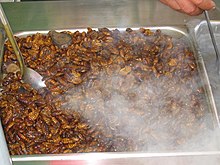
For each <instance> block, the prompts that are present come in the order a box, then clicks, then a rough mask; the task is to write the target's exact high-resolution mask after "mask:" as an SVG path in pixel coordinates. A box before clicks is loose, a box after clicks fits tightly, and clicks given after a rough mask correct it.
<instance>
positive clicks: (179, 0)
mask: <svg viewBox="0 0 220 165" xmlns="http://www.w3.org/2000/svg"><path fill="white" fill-rule="evenodd" d="M160 1H161V2H162V3H164V4H166V5H168V6H170V7H171V8H173V9H175V10H178V11H180V12H183V13H186V14H188V15H198V14H201V13H202V12H203V10H210V9H213V8H214V7H215V3H214V1H212V0H160Z"/></svg>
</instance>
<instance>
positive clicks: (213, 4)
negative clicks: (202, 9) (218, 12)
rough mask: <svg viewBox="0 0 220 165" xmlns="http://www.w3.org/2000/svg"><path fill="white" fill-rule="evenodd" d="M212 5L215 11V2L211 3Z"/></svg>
mask: <svg viewBox="0 0 220 165" xmlns="http://www.w3.org/2000/svg"><path fill="white" fill-rule="evenodd" d="M211 5H212V9H215V6H216V4H215V2H214V1H211Z"/></svg>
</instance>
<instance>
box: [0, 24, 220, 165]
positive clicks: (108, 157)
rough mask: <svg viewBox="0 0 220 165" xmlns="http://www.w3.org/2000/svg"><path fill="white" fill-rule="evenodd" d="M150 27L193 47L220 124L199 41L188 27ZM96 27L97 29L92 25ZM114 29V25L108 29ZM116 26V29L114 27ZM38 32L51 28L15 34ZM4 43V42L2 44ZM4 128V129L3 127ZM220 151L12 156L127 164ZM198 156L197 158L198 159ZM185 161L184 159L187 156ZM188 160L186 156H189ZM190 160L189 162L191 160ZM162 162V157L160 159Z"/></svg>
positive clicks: (49, 161)
mask: <svg viewBox="0 0 220 165" xmlns="http://www.w3.org/2000/svg"><path fill="white" fill-rule="evenodd" d="M146 28H149V29H151V30H152V31H154V30H156V29H160V30H161V31H162V32H163V33H164V34H168V35H170V36H172V37H174V38H184V40H185V41H186V42H187V43H188V44H189V46H190V48H191V50H192V51H193V52H194V55H195V57H196V60H197V66H198V71H199V76H200V77H201V81H203V82H202V84H204V86H203V87H204V90H205V94H206V98H207V103H208V106H209V111H210V114H211V116H212V121H211V122H212V124H213V128H218V127H219V126H220V123H219V116H218V112H217V109H216V105H215V100H214V97H213V94H212V90H211V86H210V82H209V78H208V74H207V71H206V67H205V64H204V61H203V58H202V56H201V53H200V52H199V51H198V45H197V43H196V40H195V38H194V37H192V35H191V34H190V33H189V29H188V27H187V26H155V27H146ZM93 29H95V28H93ZM109 29H111V28H109ZM113 29H114V28H113ZM118 29H119V30H120V31H124V30H125V29H124V28H118ZM132 29H134V30H135V29H138V28H132ZM63 30H65V31H71V32H74V31H76V30H78V31H86V29H60V30H59V31H63ZM35 33H43V34H46V33H48V31H47V30H46V31H25V32H19V33H16V34H15V35H16V36H18V37H25V36H27V35H31V34H35ZM0 46H2V45H0ZM1 129H2V128H1ZM218 154H220V151H218V150H215V149H211V150H207V151H200V150H198V151H193V152H190V151H187V150H184V151H180V152H176V151H175V152H169V153H166V152H163V153H161V152H160V151H158V152H154V153H149V152H125V153H118V152H116V153H81V154H56V155H21V156H19V155H18V156H12V160H13V162H14V164H17V165H21V164H22V165H26V164H29V163H30V162H32V163H36V164H39V165H46V164H51V165H52V164H54V165H55V164H56V163H57V164H62V163H64V164H65V163H73V164H75V163H76V164H79V163H82V164H93V163H94V164H95V163H97V164H99V163H100V164H113V163H115V164H121V163H124V161H123V160H124V159H126V164H134V163H135V164H137V162H136V161H137V160H138V162H139V161H140V162H139V164H142V163H143V161H144V162H145V163H146V162H149V163H152V164H153V163H156V162H157V161H158V159H157V160H152V159H149V158H159V159H166V158H167V157H170V158H174V157H176V158H174V159H178V161H179V159H180V160H182V159H183V158H184V157H186V158H187V157H188V158H189V160H193V159H192V157H194V156H196V157H197V158H199V159H201V157H202V158H204V159H206V156H208V157H209V156H213V157H216V155H218ZM197 158H196V159H195V161H197ZM184 160H185V159H184ZM186 160H187V159H186ZM189 160H187V161H189ZM60 161H62V162H60ZM160 161H161V160H160Z"/></svg>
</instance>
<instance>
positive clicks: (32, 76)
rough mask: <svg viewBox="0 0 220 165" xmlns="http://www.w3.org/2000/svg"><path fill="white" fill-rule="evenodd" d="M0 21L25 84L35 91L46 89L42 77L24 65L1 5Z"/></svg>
mask: <svg viewBox="0 0 220 165" xmlns="http://www.w3.org/2000/svg"><path fill="white" fill-rule="evenodd" d="M0 19H1V21H2V24H3V26H4V29H5V32H6V34H7V36H8V39H9V41H10V43H11V45H12V47H13V49H14V52H15V55H16V57H17V60H18V63H19V67H20V71H21V75H22V79H23V81H24V82H25V83H28V84H30V85H31V86H32V87H33V88H35V89H40V88H42V87H46V85H45V82H44V81H43V80H42V78H43V77H42V76H41V75H40V74H39V73H38V72H36V71H34V70H33V69H31V68H29V67H27V66H26V65H25V63H24V59H23V57H22V54H21V51H20V49H19V47H18V44H17V42H16V40H15V38H14V35H13V32H12V30H11V27H10V25H9V23H8V20H7V17H6V15H5V13H4V10H3V8H2V5H1V4H0Z"/></svg>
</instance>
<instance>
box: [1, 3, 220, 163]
mask: <svg viewBox="0 0 220 165" xmlns="http://www.w3.org/2000/svg"><path fill="white" fill-rule="evenodd" d="M3 8H4V9H5V12H6V15H7V16H8V18H9V22H10V23H11V25H12V29H13V31H14V32H19V33H18V35H25V34H30V33H35V32H38V30H40V31H39V32H43V33H45V32H47V31H41V30H44V29H51V30H52V29H62V30H65V29H66V28H73V27H74V28H76V29H79V28H85V27H87V26H91V27H119V28H121V27H131V28H133V27H148V26H151V27H152V26H154V27H153V28H156V29H157V28H159V27H161V28H164V29H163V31H166V29H168V31H167V32H168V33H170V32H171V34H170V35H174V36H179V37H182V36H185V37H186V38H187V39H188V41H189V44H190V45H191V47H192V50H193V51H194V52H195V54H196V55H197V56H198V64H199V65H198V66H199V67H200V68H201V69H200V70H201V72H200V75H201V77H203V78H204V81H205V82H206V84H207V86H206V89H207V92H206V94H207V98H208V102H209V103H210V108H211V109H210V110H211V111H212V117H213V124H214V125H217V127H218V125H219V121H218V115H217V111H216V105H218V102H219V99H220V97H217V98H216V97H215V98H214V97H213V95H212V93H214V96H215V93H217V92H215V89H214V91H212V87H211V86H210V83H211V85H212V80H211V79H210V80H209V79H208V77H209V75H208V76H207V73H208V74H209V68H208V67H207V65H206V64H207V63H206V60H204V61H203V59H204V56H203V55H204V52H202V51H201V50H200V44H199V40H200V38H198V36H199V35H200V34H201V35H202V34H203V33H206V32H205V31H203V32H201V31H199V29H200V28H201V27H202V28H205V24H204V23H203V24H201V25H203V26H200V21H201V19H203V17H201V16H198V17H188V16H187V15H184V14H181V13H179V12H175V11H173V10H170V9H169V8H168V7H166V6H164V5H161V4H160V2H159V1H155V0H146V1H144V0H135V1H134V0H103V1H98V0H75V1H74V2H71V1H66V2H46V1H44V2H31V3H4V4H3ZM12 9H13V10H12ZM212 14H213V15H212V16H214V18H215V19H216V20H218V19H219V18H220V14H219V13H218V11H215V12H214V13H212ZM194 18H196V19H199V20H198V21H197V22H196V23H195V24H193V27H187V26H186V22H187V21H188V20H191V19H194ZM211 18H213V17H211ZM22 31H26V32H27V33H26V32H22ZM216 32H217V31H216ZM207 45H208V47H209V46H210V45H211V44H207ZM206 47H207V46H206V45H205V48H206ZM207 50H209V49H207ZM205 54H206V53H205ZM213 56H214V55H212V57H213ZM207 59H209V57H208V56H207ZM210 59H211V58H210ZM204 64H205V67H204ZM206 69H207V71H206ZM211 71H212V69H211ZM209 81H210V83H209ZM218 93H220V92H218ZM218 96H219V94H218ZM213 136H215V135H214V134H210V137H208V139H206V140H207V141H208V143H212V144H213V146H216V147H217V146H219V143H213V141H215V139H213V138H212V137H213ZM201 145H202V144H201ZM219 151H220V150H219V149H217V148H216V149H210V150H207V151H193V152H189V151H187V150H186V151H183V152H170V153H162V152H160V151H158V152H156V153H142V152H141V153H140V152H138V153H82V154H68V155H29V156H27V155H22V156H12V160H13V164H14V165H63V164H65V165H66V164H81V165H82V164H89V165H95V164H109V165H110V164H129V165H134V164H137V165H143V164H152V165H155V164H169V165H176V164H180V165H185V164H190V165H192V164H193V165H198V164H200V165H206V164H212V165H218V164H219V162H220V152H219ZM0 152H1V153H2V152H4V151H2V148H0ZM1 163H2V162H0V164H1Z"/></svg>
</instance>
